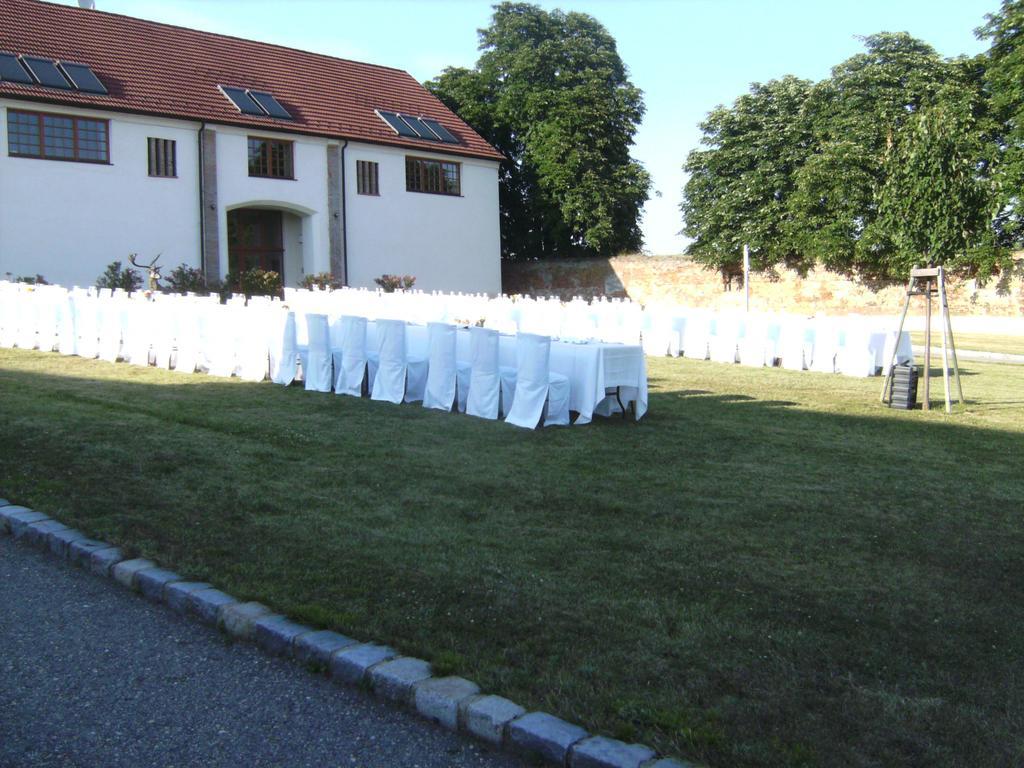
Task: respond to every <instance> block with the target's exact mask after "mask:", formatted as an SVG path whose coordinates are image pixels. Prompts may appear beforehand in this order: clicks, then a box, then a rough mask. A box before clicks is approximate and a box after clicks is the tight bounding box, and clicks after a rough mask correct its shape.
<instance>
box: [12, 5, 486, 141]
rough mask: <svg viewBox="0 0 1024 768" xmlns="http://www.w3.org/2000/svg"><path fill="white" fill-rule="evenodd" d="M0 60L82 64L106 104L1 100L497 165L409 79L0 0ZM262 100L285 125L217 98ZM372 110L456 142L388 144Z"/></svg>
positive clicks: (313, 56) (394, 72)
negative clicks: (430, 126)
mask: <svg viewBox="0 0 1024 768" xmlns="http://www.w3.org/2000/svg"><path fill="white" fill-rule="evenodd" d="M0 51H3V52H8V53H17V54H28V55H36V56H44V57H47V58H53V59H61V60H66V61H71V62H77V63H82V64H88V65H89V66H90V67H92V69H93V71H94V72H95V73H96V74H97V75H98V76H99V78H100V80H101V81H102V82H103V84H104V85H105V86H106V87H107V90H108V91H109V94H108V95H106V96H102V95H96V94H87V93H81V92H77V91H61V90H56V89H53V88H42V87H38V86H27V85H19V84H17V83H10V82H3V81H0V96H6V97H12V98H18V99H29V100H34V101H43V102H50V103H56V104H67V105H75V106H82V107H96V108H102V109H110V110H114V111H118V112H133V113H140V114H147V115H160V116H165V117H174V118H183V119H187V120H205V121H207V122H213V123H224V124H230V125H238V126H245V127H260V128H263V129H265V130H270V129H272V130H275V131H288V132H293V133H304V134H311V135H315V136H327V137H334V138H342V139H352V140H355V141H366V142H371V143H375V144H389V145H394V146H398V147H405V148H415V149H418V150H420V151H427V150H430V151H437V152H445V153H451V154H457V155H469V156H474V157H484V158H488V159H493V160H501V159H502V155H501V154H500V153H499V152H498V151H497V150H496V149H494V148H493V147H492V146H491V145H490V144H488V143H487V142H486V141H484V140H483V139H482V138H481V137H480V136H479V135H477V134H476V133H475V132H474V131H473V129H472V128H470V127H469V126H468V125H466V124H465V123H464V122H463V121H462V120H460V119H459V118H458V116H457V115H455V114H454V113H453V112H452V111H451V110H449V109H448V108H447V107H445V106H444V105H443V104H442V103H441V102H440V101H439V100H438V99H437V98H435V97H434V96H433V95H431V93H430V92H429V91H427V89H426V88H424V87H423V86H422V85H420V84H419V83H418V82H417V81H416V80H415V79H414V78H413V77H412V75H410V74H409V73H408V72H403V71H402V70H399V69H392V68H390V67H381V66H377V65H374V64H363V63H360V62H356V61H347V60H345V59H336V58H333V57H331V56H324V55H323V54H318V53H309V52H308V51H300V50H296V49H294V48H285V47H283V46H280V45H271V44H270V43H260V42H255V41H252V40H242V39H240V38H236V37H229V36H227V35H216V34H212V33H210V32H200V31H198V30H194V29H187V28H185V27H176V26H172V25H169V24H158V23H156V22H152V21H144V20H142V19H136V18H132V17H130V16H122V15H119V14H115V13H105V12H103V11H96V10H86V9H82V8H77V7H73V6H65V5H55V4H53V3H46V2H39V1H38V0H0ZM218 85H234V86H240V87H243V88H250V89H254V90H261V91H269V92H270V93H272V94H274V96H275V97H277V100H278V101H279V102H281V104H282V105H283V106H284V107H285V109H287V110H288V111H289V112H290V113H291V114H292V116H293V117H294V118H295V119H294V120H277V119H274V118H270V117H254V116H250V115H243V114H240V113H239V112H238V110H237V109H236V108H235V106H234V105H233V104H232V103H231V102H230V101H229V100H228V99H227V98H226V97H225V96H224V95H223V94H222V93H221V92H220V91H218V90H217V86H218ZM374 109H385V110H392V111H395V112H405V113H408V114H412V115H425V116H427V117H433V118H435V119H437V120H438V121H439V122H441V124H442V125H444V126H445V127H446V128H447V129H448V130H449V131H451V132H452V133H453V134H455V136H456V137H457V138H459V139H460V140H461V142H462V143H461V144H460V145H453V144H441V143H440V142H431V141H424V140H419V139H405V138H401V137H399V136H396V135H395V133H394V131H393V130H392V129H391V128H390V127H388V126H387V125H386V124H385V123H384V121H383V120H381V119H380V118H379V117H377V115H375V114H374Z"/></svg>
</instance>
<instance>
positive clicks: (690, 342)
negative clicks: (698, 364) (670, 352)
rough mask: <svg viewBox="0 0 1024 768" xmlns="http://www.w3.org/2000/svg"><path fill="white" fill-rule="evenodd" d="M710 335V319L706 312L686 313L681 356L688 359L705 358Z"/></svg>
mask: <svg viewBox="0 0 1024 768" xmlns="http://www.w3.org/2000/svg"><path fill="white" fill-rule="evenodd" d="M710 335H711V319H710V318H709V317H708V314H707V313H706V312H702V311H695V312H689V313H687V315H686V325H684V326H683V357H685V358H687V359H689V360H707V359H708V339H709V338H710Z"/></svg>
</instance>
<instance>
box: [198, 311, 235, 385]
mask: <svg viewBox="0 0 1024 768" xmlns="http://www.w3.org/2000/svg"><path fill="white" fill-rule="evenodd" d="M236 311H237V310H236V308H235V307H229V306H227V305H223V306H217V307H209V308H208V310H207V312H206V313H205V314H203V315H202V323H203V331H202V333H203V338H204V340H205V357H206V369H207V372H208V373H209V374H210V375H211V376H223V377H230V376H233V375H234V374H235V371H236V370H237V369H238V325H237V322H236V320H237V315H236V314H235V313H236Z"/></svg>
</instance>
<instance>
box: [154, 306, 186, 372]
mask: <svg viewBox="0 0 1024 768" xmlns="http://www.w3.org/2000/svg"><path fill="white" fill-rule="evenodd" d="M180 307H181V300H180V299H179V298H178V297H177V296H162V297H160V299H159V300H158V301H156V302H154V303H153V306H152V308H151V310H150V311H151V312H152V313H153V320H152V322H151V325H150V329H151V331H152V333H153V336H152V341H153V364H154V365H155V366H156V367H157V368H163V369H165V370H170V367H171V356H172V354H173V352H174V331H175V326H176V325H177V320H176V318H175V314H176V310H177V311H180Z"/></svg>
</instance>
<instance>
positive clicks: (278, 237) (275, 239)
mask: <svg viewBox="0 0 1024 768" xmlns="http://www.w3.org/2000/svg"><path fill="white" fill-rule="evenodd" d="M284 268H285V259H284V221H283V216H282V213H281V211H280V210H272V209H266V208H236V209H235V210H233V211H228V271H229V272H230V273H231V274H232V275H234V276H236V277H237V276H238V275H240V274H241V273H242V272H246V271H248V270H250V269H263V270H266V271H268V272H277V274H279V275H280V276H281V282H282V283H283V282H284V281H285V279H286V278H285V274H284V271H285V269H284Z"/></svg>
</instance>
